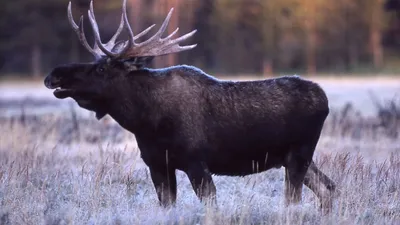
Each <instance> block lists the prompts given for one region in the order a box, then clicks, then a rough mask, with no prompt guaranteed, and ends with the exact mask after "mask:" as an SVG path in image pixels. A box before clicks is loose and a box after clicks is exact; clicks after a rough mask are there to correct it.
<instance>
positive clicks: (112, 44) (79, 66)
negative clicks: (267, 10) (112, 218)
mask: <svg viewBox="0 0 400 225" xmlns="http://www.w3.org/2000/svg"><path fill="white" fill-rule="evenodd" d="M172 12H173V8H172V9H171V10H170V11H169V13H168V15H167V17H166V18H165V20H164V22H163V23H162V25H161V27H160V28H159V30H158V31H157V32H156V33H155V34H154V35H153V36H152V37H150V38H149V39H147V40H145V41H143V42H140V43H138V42H137V41H138V39H139V38H141V37H143V36H144V35H146V34H147V33H148V32H149V31H150V30H151V29H152V28H153V27H154V26H155V24H153V25H151V26H149V27H148V28H146V29H145V30H143V31H142V32H140V33H139V34H137V35H134V34H133V32H132V29H131V27H130V25H129V22H128V18H127V12H126V0H123V6H122V16H121V21H120V24H119V27H118V29H117V31H116V32H115V34H114V35H113V36H112V37H111V39H110V40H109V41H108V42H107V43H106V44H103V43H102V42H101V37H100V33H99V28H98V25H97V22H96V19H95V16H94V10H93V1H91V2H90V9H89V10H88V18H89V21H90V24H91V27H92V29H93V33H94V39H95V43H94V46H93V47H90V45H89V44H88V42H87V40H86V37H85V33H84V29H83V16H81V18H80V21H79V25H77V24H76V23H75V22H74V19H73V17H72V12H71V2H69V5H68V19H69V23H70V25H71V27H72V29H73V30H74V31H75V32H76V34H77V36H78V38H79V41H80V43H81V44H82V45H83V46H84V47H85V48H86V49H87V50H88V51H89V52H90V53H91V54H92V55H93V56H94V58H95V60H94V61H93V62H90V63H71V64H66V65H60V66H57V67H56V68H54V69H53V70H52V71H51V72H50V74H49V75H48V76H47V77H46V78H45V81H44V84H45V86H46V87H47V88H49V89H55V91H54V96H55V97H57V98H59V99H64V98H68V97H71V98H73V99H74V100H75V101H76V102H77V103H78V104H79V106H81V107H83V108H85V109H88V110H92V111H95V112H96V113H97V118H99V119H100V118H102V117H103V116H104V115H105V114H107V112H105V111H106V110H105V109H104V105H105V103H107V102H108V101H112V98H114V97H115V96H117V95H116V92H119V91H120V90H121V88H122V87H124V85H123V84H126V83H129V82H130V81H129V76H134V75H136V76H138V77H140V74H142V73H141V70H142V71H143V69H145V67H146V65H148V64H149V63H150V62H151V60H152V59H153V58H154V57H156V56H161V55H166V54H171V53H177V52H181V51H185V50H189V49H192V48H194V47H196V44H195V45H188V46H180V45H179V43H180V42H182V41H184V40H186V39H188V38H190V37H191V36H193V34H194V33H195V32H196V30H193V31H192V32H190V33H187V34H185V35H183V36H181V37H178V38H176V39H173V36H174V35H175V34H176V33H177V32H178V30H179V28H176V29H175V31H174V32H172V33H171V34H169V35H168V36H167V37H164V38H163V37H162V35H163V34H164V32H165V30H166V29H167V26H168V23H169V21H170V18H171V16H172ZM124 29H125V30H126V31H127V33H128V37H129V39H128V40H121V41H117V38H118V37H119V35H120V34H121V32H122V31H123V30H124Z"/></svg>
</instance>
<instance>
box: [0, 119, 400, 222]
mask: <svg viewBox="0 0 400 225" xmlns="http://www.w3.org/2000/svg"><path fill="white" fill-rule="evenodd" d="M46 121H48V125H46V124H44V125H43V124H41V125H40V126H37V127H32V126H31V125H30V122H27V123H26V124H25V125H23V124H21V123H20V122H18V121H13V122H11V121H7V120H6V121H2V122H1V124H0V132H1V134H2V135H1V136H0V224H8V222H9V224H396V223H397V224H398V221H400V154H399V149H398V147H396V146H400V145H399V143H398V142H399V141H397V140H391V141H390V139H387V140H386V141H384V140H385V138H384V137H382V139H381V141H380V142H378V143H377V142H376V141H375V140H370V139H367V138H365V139H362V140H350V139H349V140H343V142H342V139H341V138H338V137H335V136H322V138H321V142H320V144H319V146H318V148H319V149H318V150H317V153H316V156H315V160H316V163H317V165H318V166H319V167H320V168H321V170H322V171H324V172H325V173H326V174H327V175H328V176H329V177H331V178H332V179H333V180H334V181H335V182H336V183H337V185H338V189H339V192H340V195H339V196H337V198H336V199H335V202H334V209H333V212H332V213H331V214H328V215H324V214H322V213H321V212H320V211H319V210H318V209H319V202H318V199H317V198H316V197H315V195H314V194H313V193H312V192H311V191H310V190H309V189H307V188H306V187H304V189H303V190H304V191H303V200H302V203H301V204H299V205H295V206H291V207H288V208H286V207H284V196H283V185H284V180H283V179H284V176H283V174H284V173H283V169H273V170H270V171H267V172H263V173H260V174H256V175H250V176H246V177H225V176H214V180H215V183H216V187H217V199H218V204H217V206H216V207H214V206H208V205H204V204H202V203H200V202H199V200H198V199H197V197H196V195H195V193H194V192H193V190H192V188H191V185H190V183H189V181H188V179H187V177H186V175H185V174H184V173H183V172H180V171H177V177H178V199H177V205H176V206H175V207H172V208H169V209H164V208H161V207H159V205H158V201H157V197H156V193H155V190H154V187H153V185H152V182H151V179H150V176H149V171H148V169H147V167H146V166H145V165H144V163H143V162H142V160H141V159H140V154H139V151H138V149H137V147H136V144H135V139H134V136H133V135H130V134H128V133H124V132H123V131H121V132H123V133H124V135H122V141H121V140H120V141H119V142H118V143H116V142H115V143H113V142H112V141H108V140H107V141H103V142H102V141H95V142H91V143H89V142H87V141H85V140H86V139H81V141H72V142H70V143H60V141H59V140H60V139H59V137H60V135H65V134H64V133H62V132H60V130H61V128H60V127H58V128H57V127H56V128H54V127H53V128H51V127H50V126H51V125H52V124H53V123H51V122H50V121H51V118H46ZM94 122H96V123H93V124H91V125H90V123H89V124H88V125H86V127H81V128H80V129H81V130H80V132H81V135H82V136H84V135H87V134H88V133H90V132H94V130H95V129H99V128H98V127H94V126H95V125H94V124H100V125H99V126H100V127H103V129H105V127H106V125H104V124H101V123H99V122H97V121H94ZM31 123H32V124H33V125H34V124H36V123H37V122H31ZM60 123H61V122H60ZM69 123H70V122H65V124H64V123H61V126H62V127H65V126H67V124H69ZM92 135H94V134H92ZM396 142H397V143H396ZM93 143H94V144H93ZM371 146H372V147H371ZM353 149H358V150H357V151H354V152H353V151H352V150H353ZM363 150H365V151H363ZM346 152H347V153H346ZM348 152H350V153H348ZM351 152H353V153H351ZM371 152H374V154H376V153H377V152H379V153H380V155H381V158H380V160H379V162H374V160H373V159H374V158H373V157H374V156H372V158H371V157H369V156H370V155H371V154H370V153H371ZM389 152H392V153H390V154H389ZM366 159H368V160H366Z"/></svg>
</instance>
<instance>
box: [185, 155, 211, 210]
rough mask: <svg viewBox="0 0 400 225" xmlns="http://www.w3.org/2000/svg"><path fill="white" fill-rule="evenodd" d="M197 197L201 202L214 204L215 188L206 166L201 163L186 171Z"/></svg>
mask: <svg viewBox="0 0 400 225" xmlns="http://www.w3.org/2000/svg"><path fill="white" fill-rule="evenodd" d="M186 174H187V176H188V178H189V180H190V183H191V184H192V187H193V189H194V191H195V193H196V195H197V197H198V198H199V199H200V200H201V201H202V202H204V201H210V203H211V204H216V188H215V185H214V182H213V180H212V177H211V173H210V172H209V171H208V168H207V166H205V165H204V164H201V163H194V164H192V165H191V167H190V168H189V169H188V170H187V171H186Z"/></svg>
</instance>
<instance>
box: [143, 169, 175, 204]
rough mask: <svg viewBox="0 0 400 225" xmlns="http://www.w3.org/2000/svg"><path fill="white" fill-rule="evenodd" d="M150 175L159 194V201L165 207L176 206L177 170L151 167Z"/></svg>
mask: <svg viewBox="0 0 400 225" xmlns="http://www.w3.org/2000/svg"><path fill="white" fill-rule="evenodd" d="M149 168H150V175H151V179H152V181H153V184H154V187H155V189H156V192H157V196H158V200H159V201H160V204H161V205H162V206H163V207H168V206H170V205H174V204H175V202H176V175H175V169H167V168H160V167H149Z"/></svg>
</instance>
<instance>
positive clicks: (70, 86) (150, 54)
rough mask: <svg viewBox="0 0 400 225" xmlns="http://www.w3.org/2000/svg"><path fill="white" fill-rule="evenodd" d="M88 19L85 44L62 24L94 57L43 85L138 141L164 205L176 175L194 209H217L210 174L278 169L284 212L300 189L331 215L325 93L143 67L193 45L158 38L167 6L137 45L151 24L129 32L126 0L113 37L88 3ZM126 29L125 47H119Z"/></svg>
mask: <svg viewBox="0 0 400 225" xmlns="http://www.w3.org/2000/svg"><path fill="white" fill-rule="evenodd" d="M89 7H90V9H89V10H88V18H89V21H90V24H91V27H92V30H93V33H94V39H95V40H94V42H95V43H94V45H93V47H91V46H90V45H89V44H88V42H87V39H86V37H85V34H84V29H83V16H81V18H80V21H79V25H78V24H76V23H75V22H74V19H73V16H72V13H71V2H69V5H68V19H69V22H70V25H71V27H72V29H73V30H74V31H75V32H76V34H77V36H78V38H79V41H80V42H81V44H82V45H83V46H84V47H85V48H86V49H87V50H88V51H89V52H90V53H91V54H92V55H93V56H94V57H95V60H94V61H93V62H89V63H71V64H65V65H59V66H57V67H55V68H54V69H53V70H52V71H51V72H50V73H49V74H48V75H47V77H46V78H45V80H44V84H45V86H46V87H47V88H48V89H55V90H54V92H53V94H54V96H55V97H56V98H58V99H65V98H69V97H70V98H72V99H73V100H74V101H76V103H77V104H78V105H79V106H80V107H81V108H84V109H86V110H90V111H93V112H94V113H95V115H96V118H97V119H98V120H100V119H101V118H103V117H104V116H105V115H109V116H111V117H112V118H113V119H114V120H115V121H116V122H117V123H118V124H119V125H120V126H121V127H123V128H124V129H126V130H128V131H129V132H131V133H133V134H134V135H135V137H136V141H137V144H138V148H139V150H140V155H141V158H142V159H143V161H144V162H145V164H146V165H147V166H148V168H149V170H150V176H151V179H152V182H153V184H154V187H155V191H156V193H157V197H158V200H159V204H160V205H161V206H162V207H168V206H173V205H174V204H175V202H176V197H177V182H176V175H175V171H176V170H181V171H183V172H185V173H186V174H187V176H188V178H189V180H190V182H191V185H192V187H193V190H194V192H195V193H196V195H197V197H198V198H199V199H200V201H202V202H209V201H210V202H211V203H216V187H215V185H214V183H213V178H212V176H213V175H216V176H218V175H225V176H246V175H250V174H254V173H260V172H263V171H267V170H269V169H272V168H281V167H284V168H285V191H284V193H285V205H286V206H287V205H290V204H294V203H299V202H300V201H301V196H302V186H303V184H305V185H306V186H307V187H308V188H310V189H311V190H312V191H313V192H314V193H315V194H316V195H317V197H318V198H319V200H320V206H321V209H326V210H330V209H331V208H332V204H333V193H334V192H335V183H334V182H333V181H332V180H331V179H330V178H328V177H327V176H326V175H325V174H324V173H323V172H321V171H320V170H319V169H318V168H317V167H316V165H315V163H314V161H313V159H312V158H313V155H314V151H315V148H316V145H317V143H318V140H319V138H320V134H321V130H322V128H323V125H324V121H325V119H326V117H327V116H328V114H329V106H328V99H327V96H326V94H325V92H324V90H323V89H322V88H321V87H320V86H319V85H318V84H317V83H314V82H312V81H310V80H307V79H304V78H301V77H298V76H280V77H275V78H268V79H262V80H253V81H230V80H222V79H217V78H215V77H213V76H211V75H208V74H207V73H205V72H203V71H202V70H200V69H198V68H196V67H194V66H187V65H175V66H171V67H168V68H161V69H153V68H149V65H150V63H151V61H152V59H153V58H154V57H156V56H161V55H166V54H172V53H178V52H181V51H186V50H190V49H193V48H194V47H196V44H195V45H184V46H181V45H179V44H180V43H181V42H182V41H185V40H187V39H188V38H190V37H191V36H193V34H194V33H195V32H196V30H193V31H191V32H190V33H187V34H185V35H182V36H180V37H177V38H175V39H174V38H173V36H174V35H175V34H176V33H177V31H178V29H179V28H177V29H176V30H175V31H174V32H172V33H171V34H169V35H168V36H167V37H162V35H163V34H164V32H165V30H166V28H167V26H168V23H169V20H170V18H171V15H172V12H173V8H172V9H171V10H170V11H169V13H168V15H167V16H166V18H165V19H164V22H163V23H162V25H161V26H160V28H159V30H158V31H157V32H156V33H155V34H154V35H152V36H151V37H150V38H148V39H147V40H145V41H142V42H139V41H138V39H139V38H140V37H143V36H144V35H146V34H148V32H149V31H150V30H151V29H152V28H153V27H154V26H155V25H152V26H150V27H148V28H146V29H145V30H143V31H142V32H140V33H138V34H137V35H134V34H133V32H132V29H131V27H130V25H129V22H128V18H127V12H126V0H123V3H122V16H121V20H120V24H119V27H118V29H117V31H116V32H115V34H114V35H113V36H112V37H111V38H110V40H109V42H107V43H106V44H104V43H102V41H101V37H100V33H99V28H98V25H97V22H96V19H95V16H94V10H93V1H91V2H90V6H89ZM123 30H125V31H126V33H127V36H128V38H127V39H128V40H120V41H117V38H118V37H119V35H120V34H121V32H122V31H123Z"/></svg>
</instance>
